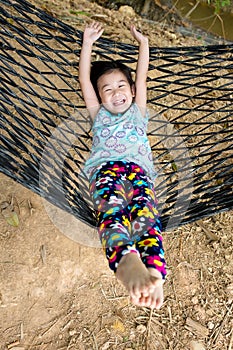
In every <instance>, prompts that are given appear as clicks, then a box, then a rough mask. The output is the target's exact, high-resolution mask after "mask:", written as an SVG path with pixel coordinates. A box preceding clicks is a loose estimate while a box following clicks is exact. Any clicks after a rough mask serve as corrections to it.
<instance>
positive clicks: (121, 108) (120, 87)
mask: <svg viewBox="0 0 233 350" xmlns="http://www.w3.org/2000/svg"><path fill="white" fill-rule="evenodd" d="M97 87H98V92H99V95H100V98H101V102H102V104H103V105H104V107H105V108H106V109H107V110H108V111H109V112H111V113H112V114H118V113H124V112H125V111H126V110H127V109H128V108H129V107H130V105H131V104H132V101H133V97H134V96H135V92H134V86H130V84H129V82H128V80H127V78H126V77H125V75H124V74H123V73H122V72H121V71H120V70H119V69H114V70H112V71H111V72H109V73H105V74H103V75H101V77H100V78H99V79H98V82H97Z"/></svg>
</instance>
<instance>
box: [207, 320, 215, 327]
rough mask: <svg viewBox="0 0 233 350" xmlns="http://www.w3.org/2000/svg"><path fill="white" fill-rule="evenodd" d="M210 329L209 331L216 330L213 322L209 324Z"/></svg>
mask: <svg viewBox="0 0 233 350" xmlns="http://www.w3.org/2000/svg"><path fill="white" fill-rule="evenodd" d="M208 328H209V329H214V323H213V322H211V321H210V322H208Z"/></svg>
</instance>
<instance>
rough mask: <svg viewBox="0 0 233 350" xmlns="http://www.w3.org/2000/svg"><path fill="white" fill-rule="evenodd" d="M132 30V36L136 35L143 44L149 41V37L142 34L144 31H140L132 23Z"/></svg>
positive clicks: (135, 37)
mask: <svg viewBox="0 0 233 350" xmlns="http://www.w3.org/2000/svg"><path fill="white" fill-rule="evenodd" d="M130 32H131V34H132V36H133V37H134V39H136V40H137V42H138V43H139V44H141V43H143V42H145V43H147V42H148V38H147V37H146V36H144V35H142V33H140V32H139V31H138V30H137V29H136V27H135V26H134V25H132V26H131V27H130Z"/></svg>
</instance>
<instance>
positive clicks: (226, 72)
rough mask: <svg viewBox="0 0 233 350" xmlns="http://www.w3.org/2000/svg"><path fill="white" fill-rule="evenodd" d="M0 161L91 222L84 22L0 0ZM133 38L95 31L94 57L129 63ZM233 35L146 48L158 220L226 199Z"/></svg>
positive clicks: (231, 203) (230, 196)
mask: <svg viewBox="0 0 233 350" xmlns="http://www.w3.org/2000/svg"><path fill="white" fill-rule="evenodd" d="M0 4H1V8H0V27H1V29H0V49H1V52H0V76H1V85H0V91H1V94H0V151H1V159H0V171H1V172H3V173H4V174H6V175H7V176H10V177H11V178H12V179H14V180H16V181H17V182H19V183H21V184H22V185H23V186H26V187H27V188H29V189H30V190H32V191H34V192H35V193H37V194H39V195H40V196H42V197H43V198H45V199H46V200H47V201H48V202H50V203H52V204H54V205H56V206H57V207H59V208H61V209H63V210H65V211H66V212H68V213H71V214H72V215H74V216H75V217H77V218H78V219H80V220H81V221H83V222H85V223H87V224H88V225H90V226H95V225H96V219H95V212H94V209H93V206H92V202H91V198H90V196H89V190H88V181H87V178H86V176H85V174H84V173H83V171H82V168H83V164H84V162H85V160H86V159H87V158H88V155H89V152H90V147H91V144H92V135H91V131H90V130H91V124H90V120H89V117H88V113H87V112H86V110H85V106H84V102H83V100H82V96H81V91H80V87H79V83H78V59H79V54H80V48H81V42H82V32H81V31H79V30H77V29H75V28H73V27H72V26H70V25H67V24H65V23H63V22H61V21H60V20H58V19H56V18H54V17H52V16H51V15H49V14H48V13H46V12H43V11H41V10H40V9H37V8H35V7H34V6H33V5H31V4H30V3H28V2H26V1H22V0H14V1H10V0H0ZM137 51H138V50H137V47H135V46H134V45H129V44H123V43H117V42H114V41H111V40H109V39H105V38H101V39H100V40H99V41H98V42H97V43H96V44H95V47H94V54H93V60H97V59H110V58H111V59H120V60H122V62H124V63H126V64H128V65H129V66H131V67H132V70H133V71H135V67H136V59H137ZM232 102H233V45H231V44H229V45H215V46H213V45H212V46H198V47H169V48H158V47H152V48H150V67H149V73H148V108H149V111H150V124H149V125H150V126H149V134H148V135H149V139H150V143H151V147H152V151H153V157H154V164H155V167H156V169H157V171H158V177H157V179H156V183H155V185H156V190H157V195H158V199H159V203H160V204H159V210H160V212H161V217H162V222H163V226H164V229H170V228H172V227H176V226H178V225H181V224H186V223H189V222H193V221H195V220H198V219H200V218H203V217H208V216H211V215H213V214H215V213H219V212H223V211H226V210H229V209H231V208H233V191H232V184H233V176H232V175H233V165H232V145H233V135H232V114H233V104H232Z"/></svg>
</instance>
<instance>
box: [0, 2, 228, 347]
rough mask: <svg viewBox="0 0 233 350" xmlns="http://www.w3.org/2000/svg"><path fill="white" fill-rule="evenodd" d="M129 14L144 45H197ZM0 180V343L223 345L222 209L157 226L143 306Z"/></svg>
mask: <svg viewBox="0 0 233 350" xmlns="http://www.w3.org/2000/svg"><path fill="white" fill-rule="evenodd" d="M34 3H35V4H37V5H38V6H41V7H43V8H44V9H45V10H47V11H50V12H51V13H53V15H56V16H58V17H59V18H62V19H64V20H66V21H67V22H69V23H71V24H72V25H76V24H77V25H79V28H80V27H81V28H83V26H84V25H85V19H86V18H88V20H90V17H87V15H86V14H87V13H88V14H90V15H92V17H95V18H98V19H99V20H101V21H103V22H104V23H105V25H106V33H108V34H109V36H111V38H113V39H116V40H118V39H121V38H122V35H124V39H125V40H126V41H127V37H129V36H130V34H129V32H128V31H127V29H124V30H123V29H122V23H123V21H127V20H128V19H127V18H123V17H122V13H121V12H120V11H109V10H105V9H102V8H100V7H99V6H97V5H96V4H93V3H89V2H88V1H80V2H79V5H75V4H74V2H72V1H62V2H61V1H58V0H56V1H55V0H54V1H53V2H51V3H47V2H44V1H43V2H42V1H39V0H38V1H34ZM71 10H72V11H71ZM74 11H81V12H82V13H79V15H77V14H76V15H75V14H74V13H73V12H74ZM84 12H85V13H86V14H84ZM135 18H136V19H135V21H136V23H137V24H138V25H140V26H141V27H143V28H144V31H145V32H146V33H147V34H148V35H150V41H151V44H152V45H161V46H171V45H195V44H200V41H197V40H196V39H192V38H185V37H183V36H181V35H180V34H177V33H175V32H174V31H173V29H172V28H169V29H168V28H166V26H165V24H166V23H165V22H166V21H165V22H163V23H160V25H159V24H158V25H155V23H151V22H147V21H145V20H142V19H140V18H139V17H137V16H136V17H135ZM123 32H124V33H123ZM155 34H156V35H155ZM0 188H1V191H0V203H3V202H5V201H7V202H8V203H11V204H12V206H13V207H14V210H15V213H16V214H17V217H18V218H19V225H18V226H17V227H14V226H12V225H9V223H8V222H7V221H6V218H5V217H4V216H3V215H0V227H1V229H0V249H1V250H0V313H1V317H0V334H1V336H0V349H1V350H6V349H11V350H71V349H73V350H75V349H77V350H92V349H95V350H97V349H101V350H107V349H117V350H118V349H124V350H130V349H131V350H132V349H138V350H143V349H150V350H152V349H154V350H155V349H166V350H187V349H190V350H203V349H204V350H207V349H216V350H231V349H232V348H233V319H232V308H233V280H232V271H233V260H232V243H233V242H232V238H233V234H232V226H233V225H232V216H231V214H232V213H231V212H228V213H222V214H219V215H215V216H213V217H211V218H209V219H205V220H200V221H198V222H196V223H194V224H192V225H186V226H184V227H181V228H178V229H177V230H174V231H173V232H166V233H164V246H165V250H166V258H167V262H168V271H169V273H168V277H167V281H166V283H165V286H164V288H165V303H164V306H163V307H162V308H161V310H159V311H153V312H151V311H150V310H149V309H147V308H138V307H135V306H132V305H131V304H130V303H129V298H128V296H127V293H126V292H125V290H124V288H123V287H122V286H121V285H120V283H118V282H117V281H116V279H115V277H114V276H113V274H112V273H111V271H109V269H108V267H107V263H106V261H105V258H104V256H103V253H102V250H101V249H100V248H93V247H88V246H85V245H81V244H78V243H77V242H75V241H74V240H72V239H69V238H67V237H66V236H65V235H64V234H63V233H62V232H61V231H60V230H59V228H57V227H56V225H55V224H56V223H54V222H52V221H51V220H50V218H49V217H48V215H47V213H46V210H45V207H44V204H43V202H42V200H41V199H40V198H39V197H38V196H37V195H35V194H34V193H32V192H30V191H29V190H27V189H25V188H23V187H22V186H21V185H19V184H16V183H15V182H13V181H12V180H11V179H10V178H8V177H6V176H4V175H3V174H0ZM76 225H77V230H78V231H79V233H80V234H81V235H83V236H85V235H87V234H88V235H89V234H90V231H91V229H90V228H89V227H88V226H85V225H82V224H80V223H79V222H78V221H77V222H76ZM58 226H59V225H58ZM92 231H93V230H92ZM91 234H93V235H94V236H95V234H96V233H95V232H92V233H91ZM213 235H214V240H213V239H211V238H210V237H212V238H213Z"/></svg>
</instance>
